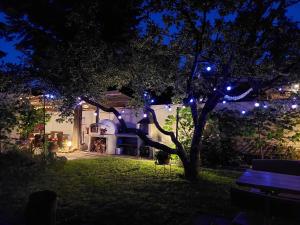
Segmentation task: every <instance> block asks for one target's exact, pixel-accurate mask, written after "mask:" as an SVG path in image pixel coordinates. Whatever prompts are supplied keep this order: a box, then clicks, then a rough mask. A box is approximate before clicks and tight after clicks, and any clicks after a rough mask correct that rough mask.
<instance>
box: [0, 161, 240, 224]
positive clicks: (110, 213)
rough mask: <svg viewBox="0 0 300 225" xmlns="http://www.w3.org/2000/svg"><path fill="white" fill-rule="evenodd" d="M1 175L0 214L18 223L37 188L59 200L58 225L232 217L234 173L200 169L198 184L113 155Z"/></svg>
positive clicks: (15, 169)
mask: <svg viewBox="0 0 300 225" xmlns="http://www.w3.org/2000/svg"><path fill="white" fill-rule="evenodd" d="M3 167H4V166H3V165H2V166H1V168H2V170H1V171H0V212H2V214H5V216H6V217H8V218H10V219H13V220H17V219H16V218H20V217H22V214H23V211H24V207H25V205H26V202H27V198H28V196H29V194H30V193H32V192H34V191H38V190H45V189H48V190H53V191H55V192H57V194H58V196H59V200H58V210H57V224H59V225H62V224H64V225H68V224H72V225H77V224H78V225H79V224H80V225H83V224H84V225H87V224H89V225H92V224H103V225H110V224H130V225H135V224H143V225H147V224H155V225H156V224H157V225H159V224H164V225H166V224H191V223H192V221H193V220H194V219H195V217H197V215H199V214H200V213H202V212H205V213H209V214H216V215H224V216H228V217H232V215H233V214H234V213H236V210H235V209H234V208H233V207H232V206H231V205H230V200H229V197H230V195H229V190H230V187H231V186H234V181H235V179H236V178H237V177H238V176H239V175H240V173H239V172H232V171H224V170H222V171H221V170H220V171H217V170H208V169H203V170H202V172H201V176H200V177H201V178H200V180H199V182H197V183H194V184H191V183H189V182H187V181H185V180H183V179H182V178H180V175H181V174H182V173H183V170H182V168H180V167H176V166H173V167H172V175H171V176H169V175H168V173H165V174H163V168H162V167H160V168H159V170H160V171H159V172H160V173H158V174H155V172H154V163H153V161H146V160H135V159H128V158H117V157H101V158H97V159H80V160H72V161H67V162H56V163H53V164H50V165H47V166H37V165H19V164H18V166H16V165H14V166H13V165H6V166H5V170H3Z"/></svg>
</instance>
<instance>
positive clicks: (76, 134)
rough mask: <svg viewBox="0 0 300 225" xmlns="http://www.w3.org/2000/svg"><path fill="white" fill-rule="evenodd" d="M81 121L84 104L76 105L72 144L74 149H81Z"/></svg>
mask: <svg viewBox="0 0 300 225" xmlns="http://www.w3.org/2000/svg"><path fill="white" fill-rule="evenodd" d="M81 122H82V106H81V105H78V106H76V108H75V110H74V124H73V136H72V146H73V149H79V150H80V145H81Z"/></svg>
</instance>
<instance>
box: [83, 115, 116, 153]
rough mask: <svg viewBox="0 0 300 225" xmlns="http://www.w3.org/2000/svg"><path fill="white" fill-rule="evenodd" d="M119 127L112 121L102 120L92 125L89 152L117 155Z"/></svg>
mask: <svg viewBox="0 0 300 225" xmlns="http://www.w3.org/2000/svg"><path fill="white" fill-rule="evenodd" d="M116 133H117V127H116V125H115V123H114V122H113V121H111V120H102V121H100V122H99V123H93V124H91V125H90V132H89V142H88V146H89V151H92V152H99V153H106V154H115V153H116Z"/></svg>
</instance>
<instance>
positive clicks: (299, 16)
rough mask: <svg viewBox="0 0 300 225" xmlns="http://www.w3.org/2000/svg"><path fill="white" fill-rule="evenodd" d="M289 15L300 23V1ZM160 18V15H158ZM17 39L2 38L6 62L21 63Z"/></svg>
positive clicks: (0, 47)
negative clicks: (6, 39)
mask: <svg viewBox="0 0 300 225" xmlns="http://www.w3.org/2000/svg"><path fill="white" fill-rule="evenodd" d="M287 15H288V16H289V17H290V18H291V19H292V20H294V21H297V22H299V23H300V2H299V3H297V4H296V5H294V6H293V7H290V8H289V9H288V11H287ZM156 19H159V17H156ZM0 22H5V15H4V14H3V13H1V12H0ZM14 45H15V41H11V42H7V41H5V40H3V39H0V50H1V51H3V52H6V53H7V55H6V56H5V57H4V58H2V59H1V60H4V61H5V62H11V63H19V62H20V61H21V58H22V56H23V55H22V53H21V52H19V51H18V50H16V49H15V47H14Z"/></svg>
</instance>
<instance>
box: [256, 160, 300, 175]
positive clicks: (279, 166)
mask: <svg viewBox="0 0 300 225" xmlns="http://www.w3.org/2000/svg"><path fill="white" fill-rule="evenodd" d="M252 169H253V170H260V171H267V172H274V173H282V174H288V175H295V176H300V160H279V159H254V160H252Z"/></svg>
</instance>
